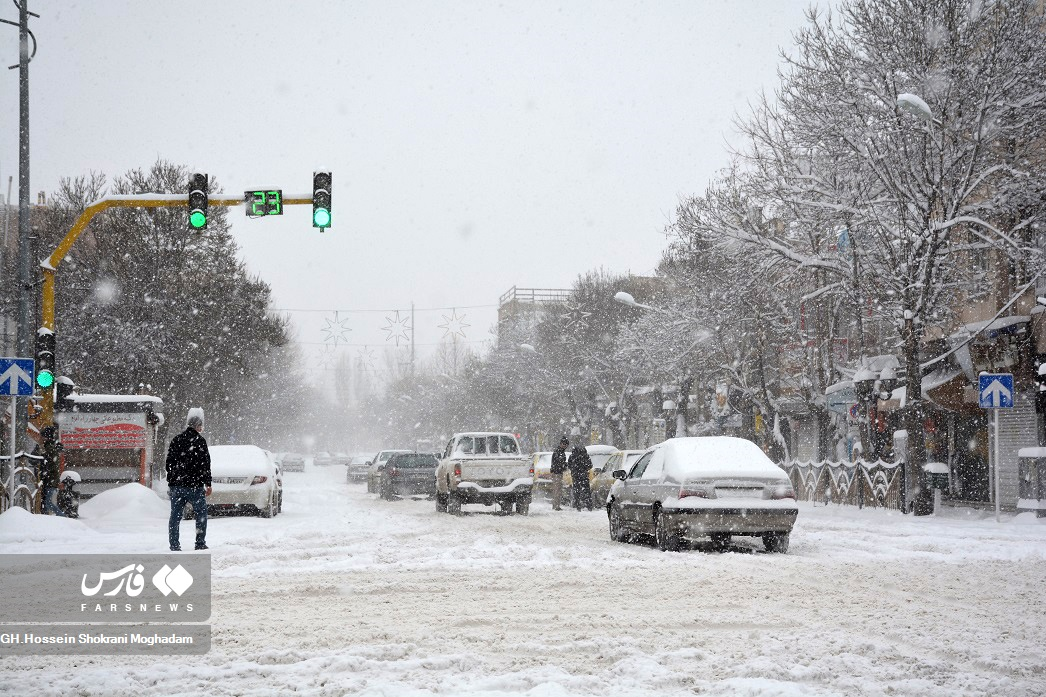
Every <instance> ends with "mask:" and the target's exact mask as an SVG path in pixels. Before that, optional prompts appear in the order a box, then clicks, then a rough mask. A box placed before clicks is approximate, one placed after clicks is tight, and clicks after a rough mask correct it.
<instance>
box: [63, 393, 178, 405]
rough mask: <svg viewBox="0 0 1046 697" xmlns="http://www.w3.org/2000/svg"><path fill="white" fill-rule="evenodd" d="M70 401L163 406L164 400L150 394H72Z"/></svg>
mask: <svg viewBox="0 0 1046 697" xmlns="http://www.w3.org/2000/svg"><path fill="white" fill-rule="evenodd" d="M69 399H71V400H72V401H74V402H78V403H80V404H105V403H108V402H114V403H119V404H124V403H136V402H149V403H150V404H163V400H162V399H160V398H159V397H154V396H152V395H150V394H77V393H75V392H74V393H72V394H71V395H69Z"/></svg>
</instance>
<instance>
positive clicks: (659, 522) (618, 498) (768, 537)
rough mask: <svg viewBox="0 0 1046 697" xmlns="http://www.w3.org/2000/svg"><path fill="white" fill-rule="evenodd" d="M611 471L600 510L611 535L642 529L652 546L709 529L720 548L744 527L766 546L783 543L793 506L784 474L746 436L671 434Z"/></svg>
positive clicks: (782, 548) (671, 545)
mask: <svg viewBox="0 0 1046 697" xmlns="http://www.w3.org/2000/svg"><path fill="white" fill-rule="evenodd" d="M614 478H615V479H617V480H618V481H616V482H614V485H613V486H612V487H611V488H610V497H609V499H608V500H607V515H608V516H609V518H610V537H611V539H613V540H615V541H618V542H625V541H628V540H629V539H631V538H632V537H634V536H637V535H650V536H653V538H654V541H655V543H656V544H657V546H658V548H660V549H662V550H666V549H672V550H675V549H679V548H680V547H681V546H683V545H684V544H685V543H687V542H689V541H691V540H693V539H694V538H698V537H709V538H711V540H712V543H713V545H714V546H716V547H719V548H726V546H727V545H728V544H729V543H730V538H731V536H734V535H748V536H753V537H760V538H762V540H763V544H764V546H765V547H766V551H768V552H787V551H788V539H789V535H790V534H791V532H792V526H793V525H794V524H795V519H796V516H797V515H798V514H799V509H798V507H797V506H796V503H795V491H794V490H793V488H792V482H791V481H790V480H789V479H788V475H787V474H785V472H784V470H782V469H781V468H780V467H778V466H777V465H776V464H774V462H773V461H771V460H770V458H768V457H767V456H766V455H765V454H764V453H763V451H762V450H760V449H759V446H757V445H756V444H755V443H753V442H751V441H748V440H744V439H741V438H731V437H726V436H706V437H701V438H671V439H669V440H666V441H665V442H664V443H661V444H660V445H656V446H654V447H653V448H651V449H650V450H648V451H646V452H645V453H644V454H643V455H642V456H641V457H640V458H639V459H638V460H636V463H635V464H634V465H632V468H631V469H630V470H629V471H628V472H625V470H624V469H619V470H617V471H615V472H614Z"/></svg>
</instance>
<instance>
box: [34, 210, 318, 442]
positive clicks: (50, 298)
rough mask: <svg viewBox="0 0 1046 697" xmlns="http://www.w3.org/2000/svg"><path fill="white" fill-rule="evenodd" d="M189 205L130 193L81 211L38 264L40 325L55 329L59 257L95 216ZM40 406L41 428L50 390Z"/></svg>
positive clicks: (46, 422) (48, 415) (49, 409)
mask: <svg viewBox="0 0 1046 697" xmlns="http://www.w3.org/2000/svg"><path fill="white" fill-rule="evenodd" d="M243 204H244V197H243V194H241V195H239V196H232V195H229V194H212V195H209V196H208V200H207V205H208V207H210V206H221V207H223V208H230V207H232V206H240V205H243ZM188 205H189V196H188V195H187V194H131V195H127V196H122V195H112V196H106V197H105V198H103V199H101V200H99V201H95V202H94V203H92V204H91V205H89V206H87V208H85V209H84V211H83V213H81V214H80V217H78V218H77V219H76V222H75V223H73V226H72V228H70V230H69V232H68V233H66V236H65V237H64V238H63V239H62V241H61V242H60V243H59V244H58V246H57V247H56V248H55V250H54V251H53V252H51V256H49V257H48V258H47V260H46V261H44V262H43V263H41V264H40V269H41V271H43V274H44V283H43V296H42V298H41V301H40V313H41V318H40V325H41V326H42V327H43V328H45V329H50V330H51V331H52V332H53V331H54V329H55V326H54V302H55V297H54V290H55V273H57V271H58V265H59V264H61V263H62V260H63V259H65V257H66V255H67V254H68V253H69V250H70V249H71V248H72V246H73V244H75V243H76V240H77V239H79V237H80V235H81V233H83V231H84V230H86V229H87V226H88V225H89V224H90V222H91V220H92V219H93V218H94V217H95V216H96V215H98V214H99V213H102V212H103V211H107V210H109V209H110V208H176V207H178V206H185V207H188ZM283 205H284V206H295V205H312V196H307V195H298V196H291V197H288V198H284V199H283ZM201 234H202V233H201ZM57 358H58V357H57V356H55V364H56V365H57V362H58V360H57ZM56 372H57V371H56ZM34 382H35V376H34ZM41 406H42V407H43V413H42V414H41V415H40V427H41V429H42V428H43V427H45V426H50V425H52V424H54V393H53V390H44V395H43V399H42V400H41Z"/></svg>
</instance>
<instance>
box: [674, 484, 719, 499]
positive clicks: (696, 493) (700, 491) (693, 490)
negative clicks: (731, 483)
mask: <svg viewBox="0 0 1046 697" xmlns="http://www.w3.org/2000/svg"><path fill="white" fill-rule="evenodd" d="M688 496H693V497H696V498H701V499H714V498H715V490H714V489H713V488H712V486H711V485H709V484H684V485H683V486H681V487H679V498H681V499H685V498H687V497H688Z"/></svg>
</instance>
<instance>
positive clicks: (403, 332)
mask: <svg viewBox="0 0 1046 697" xmlns="http://www.w3.org/2000/svg"><path fill="white" fill-rule="evenodd" d="M385 321H386V322H388V324H386V325H385V326H384V327H382V329H383V330H384V331H386V332H388V334H389V335H388V336H387V337H385V341H393V342H395V343H396V346H399V345H400V339H402V340H403V341H406V342H410V334H408V332H409V331H410V315H403V316H402V317H401V316H400V311H399V310H396V311H395V312H394V313H393V314H392V316H391V317H386V318H385Z"/></svg>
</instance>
